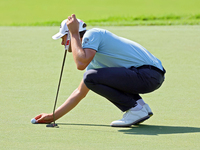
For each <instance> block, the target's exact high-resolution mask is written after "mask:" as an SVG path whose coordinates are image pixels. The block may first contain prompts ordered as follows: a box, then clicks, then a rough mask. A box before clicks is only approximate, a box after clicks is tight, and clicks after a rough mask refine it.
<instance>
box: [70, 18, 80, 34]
mask: <svg viewBox="0 0 200 150" xmlns="http://www.w3.org/2000/svg"><path fill="white" fill-rule="evenodd" d="M67 27H68V29H69V31H70V33H71V34H77V33H79V22H78V20H77V19H76V16H75V14H72V15H71V16H69V17H68V20H67Z"/></svg>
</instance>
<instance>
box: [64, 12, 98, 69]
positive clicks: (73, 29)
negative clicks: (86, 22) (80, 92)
mask: <svg viewBox="0 0 200 150" xmlns="http://www.w3.org/2000/svg"><path fill="white" fill-rule="evenodd" d="M67 26H68V28H69V31H70V36H71V48H72V54H73V57H74V61H75V63H76V66H77V69H79V70H84V69H85V68H86V67H87V66H88V64H89V63H90V62H91V61H92V59H93V58H94V56H95V54H96V51H95V50H93V49H89V48H88V49H87V48H86V49H83V48H82V44H81V39H80V36H79V22H78V20H77V19H76V16H75V15H74V14H73V15H72V16H70V17H68V21H67Z"/></svg>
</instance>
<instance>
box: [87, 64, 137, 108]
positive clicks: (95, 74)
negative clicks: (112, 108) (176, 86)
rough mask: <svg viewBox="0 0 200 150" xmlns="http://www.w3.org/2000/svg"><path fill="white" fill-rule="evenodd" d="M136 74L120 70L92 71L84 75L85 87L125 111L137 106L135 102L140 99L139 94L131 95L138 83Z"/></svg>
mask: <svg viewBox="0 0 200 150" xmlns="http://www.w3.org/2000/svg"><path fill="white" fill-rule="evenodd" d="M137 78H138V77H137V73H136V72H134V71H131V70H129V69H126V68H124V67H122V68H121V67H120V68H101V69H92V70H89V71H87V72H86V73H85V74H84V82H85V84H86V86H87V87H88V88H89V89H91V90H92V91H94V92H95V93H97V94H99V95H101V96H103V97H105V98H107V99H108V100H109V101H111V102H112V103H113V104H115V105H116V106H117V107H118V108H119V109H120V110H122V111H126V110H128V109H130V108H132V107H135V106H136V105H137V103H136V101H137V100H138V99H141V97H140V96H139V94H132V93H131V92H133V91H134V88H136V87H137V84H138V83H131V80H133V79H134V80H137Z"/></svg>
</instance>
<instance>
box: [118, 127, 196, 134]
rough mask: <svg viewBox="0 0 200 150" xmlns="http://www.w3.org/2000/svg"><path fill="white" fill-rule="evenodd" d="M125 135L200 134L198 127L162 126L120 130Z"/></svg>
mask: <svg viewBox="0 0 200 150" xmlns="http://www.w3.org/2000/svg"><path fill="white" fill-rule="evenodd" d="M119 132H123V133H124V134H134V135H136V134H138V135H160V134H183V133H195V132H200V128H197V127H181V126H161V125H138V126H133V127H132V128H129V129H128V130H127V129H126V130H119Z"/></svg>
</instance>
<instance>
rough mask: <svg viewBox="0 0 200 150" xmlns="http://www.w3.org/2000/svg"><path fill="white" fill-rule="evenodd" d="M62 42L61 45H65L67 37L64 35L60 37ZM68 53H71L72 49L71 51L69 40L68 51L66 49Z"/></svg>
mask: <svg viewBox="0 0 200 150" xmlns="http://www.w3.org/2000/svg"><path fill="white" fill-rule="evenodd" d="M61 39H62V41H61V45H64V46H65V44H66V42H67V35H64V36H63V37H61ZM80 39H81V42H82V38H80ZM68 52H72V49H71V40H70V43H69V49H68Z"/></svg>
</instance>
